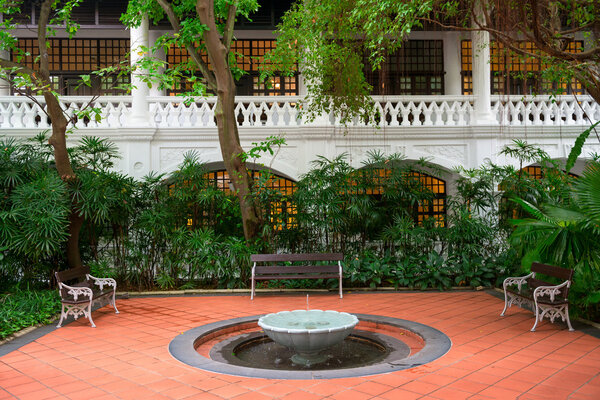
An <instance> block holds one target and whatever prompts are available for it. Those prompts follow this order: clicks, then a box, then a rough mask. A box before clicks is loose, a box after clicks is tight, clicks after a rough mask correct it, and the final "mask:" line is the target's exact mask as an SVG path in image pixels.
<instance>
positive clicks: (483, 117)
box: [471, 31, 498, 125]
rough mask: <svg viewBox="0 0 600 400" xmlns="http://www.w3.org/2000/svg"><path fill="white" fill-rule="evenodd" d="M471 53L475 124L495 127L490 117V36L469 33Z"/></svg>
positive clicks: (478, 32) (492, 117) (482, 33)
mask: <svg viewBox="0 0 600 400" xmlns="http://www.w3.org/2000/svg"><path fill="white" fill-rule="evenodd" d="M471 41H472V46H473V49H472V53H473V95H474V96H475V105H474V109H475V124H477V125H495V124H497V123H498V122H497V121H496V120H495V118H494V116H493V115H492V99H491V95H492V93H491V91H492V89H491V85H490V34H489V33H488V32H481V31H473V32H471Z"/></svg>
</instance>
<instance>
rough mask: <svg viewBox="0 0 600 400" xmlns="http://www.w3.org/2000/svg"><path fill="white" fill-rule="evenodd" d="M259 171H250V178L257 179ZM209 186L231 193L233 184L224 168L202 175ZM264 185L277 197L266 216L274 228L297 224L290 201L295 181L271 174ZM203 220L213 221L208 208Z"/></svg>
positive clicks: (281, 228) (191, 222) (282, 228)
mask: <svg viewBox="0 0 600 400" xmlns="http://www.w3.org/2000/svg"><path fill="white" fill-rule="evenodd" d="M261 174H263V172H261V171H255V170H254V171H251V175H252V178H253V179H254V180H258V179H259V178H260V175H261ZM204 177H205V179H206V180H207V183H208V185H209V186H210V187H213V188H215V189H218V190H221V191H223V192H225V193H227V194H233V190H232V189H233V184H232V182H231V180H230V179H229V174H228V173H227V171H226V170H216V171H210V172H208V173H206V174H205V175H204ZM266 187H267V188H268V189H270V190H274V191H275V192H276V193H277V194H278V195H280V196H278V197H279V198H278V200H277V201H272V202H271V203H270V204H269V205H268V207H267V208H268V209H267V210H266V212H267V218H268V219H269V222H270V223H271V225H272V226H273V227H274V228H275V229H276V230H284V229H290V228H293V227H296V226H297V220H296V215H297V213H298V211H297V209H296V205H295V204H294V203H293V202H292V201H291V199H290V198H291V196H292V195H293V194H294V192H295V190H296V183H295V182H294V181H292V180H290V179H288V178H285V177H283V176H279V175H275V174H271V176H270V177H269V179H268V181H267V182H266ZM202 218H203V220H205V221H206V222H208V223H210V221H214V218H213V216H211V215H210V213H209V212H208V210H205V211H204V212H203V215H202ZM193 222H194V221H193V220H188V224H193Z"/></svg>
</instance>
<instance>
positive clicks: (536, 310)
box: [531, 301, 544, 332]
mask: <svg viewBox="0 0 600 400" xmlns="http://www.w3.org/2000/svg"><path fill="white" fill-rule="evenodd" d="M533 307H534V308H535V323H534V324H533V328H531V332H535V328H536V326H537V324H538V322H540V320H541V319H542V318H544V316H543V315H540V308H539V307H538V305H537V301H536V302H534V303H533Z"/></svg>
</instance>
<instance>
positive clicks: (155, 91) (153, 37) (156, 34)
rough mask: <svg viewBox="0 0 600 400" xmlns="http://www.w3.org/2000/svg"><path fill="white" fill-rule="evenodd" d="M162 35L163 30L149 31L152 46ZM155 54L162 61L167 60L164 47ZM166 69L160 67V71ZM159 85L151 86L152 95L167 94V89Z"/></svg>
mask: <svg viewBox="0 0 600 400" xmlns="http://www.w3.org/2000/svg"><path fill="white" fill-rule="evenodd" d="M160 36H162V32H160V31H155V30H151V31H150V32H149V38H150V44H151V45H152V46H154V44H155V43H156V39H158V38H159V37H160ZM153 56H154V57H156V58H158V59H159V60H162V61H165V60H166V59H167V56H166V54H165V51H164V50H163V49H162V48H161V49H160V50H157V51H156V52H155V53H154V54H153ZM164 70H165V69H164V68H160V69H159V71H158V72H159V73H163V72H164ZM158 87H159V85H158V84H157V83H153V84H152V87H151V88H150V96H165V95H166V91H165V90H164V89H159V88H158Z"/></svg>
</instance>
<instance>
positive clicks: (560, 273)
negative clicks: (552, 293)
mask: <svg viewBox="0 0 600 400" xmlns="http://www.w3.org/2000/svg"><path fill="white" fill-rule="evenodd" d="M531 272H535V273H536V274H543V275H547V276H553V277H555V278H558V279H561V280H563V281H569V282H571V281H572V280H573V272H574V270H572V269H569V268H562V267H557V266H554V265H548V264H541V263H535V262H534V263H533V264H531ZM531 281H532V282H533V283H534V286H542V285H544V284H546V282H544V281H540V280H538V279H531ZM568 294H569V287H568V286H567V287H565V288H564V289H561V296H562V297H563V298H565V299H566V298H567V296H568Z"/></svg>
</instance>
